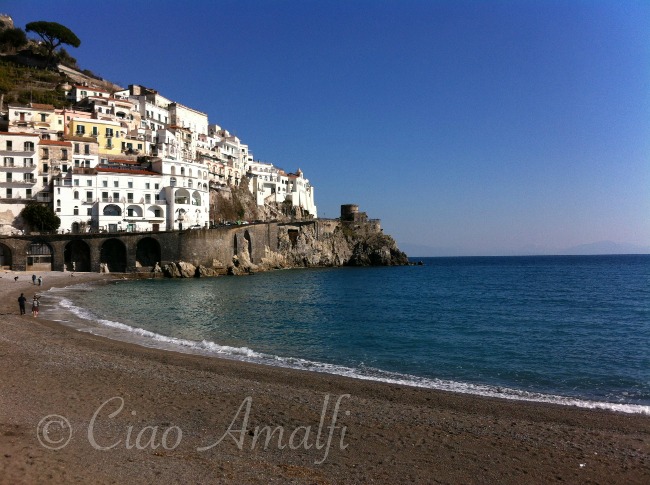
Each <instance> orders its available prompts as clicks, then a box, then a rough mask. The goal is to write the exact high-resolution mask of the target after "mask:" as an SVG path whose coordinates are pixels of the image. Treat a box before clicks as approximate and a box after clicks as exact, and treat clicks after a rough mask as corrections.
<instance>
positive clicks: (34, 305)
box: [32, 295, 38, 317]
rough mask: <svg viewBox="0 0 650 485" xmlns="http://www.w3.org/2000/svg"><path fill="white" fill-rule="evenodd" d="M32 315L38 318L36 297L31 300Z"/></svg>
mask: <svg viewBox="0 0 650 485" xmlns="http://www.w3.org/2000/svg"><path fill="white" fill-rule="evenodd" d="M32 315H34V316H35V317H37V316H38V297H37V296H36V295H34V299H33V300H32Z"/></svg>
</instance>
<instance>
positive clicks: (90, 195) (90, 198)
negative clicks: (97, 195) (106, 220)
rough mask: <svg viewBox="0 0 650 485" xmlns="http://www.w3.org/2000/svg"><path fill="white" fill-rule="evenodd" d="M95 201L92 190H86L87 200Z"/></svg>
mask: <svg viewBox="0 0 650 485" xmlns="http://www.w3.org/2000/svg"><path fill="white" fill-rule="evenodd" d="M92 201H93V193H92V191H90V190H89V191H87V192H86V202H92Z"/></svg>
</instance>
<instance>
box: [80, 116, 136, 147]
mask: <svg viewBox="0 0 650 485" xmlns="http://www.w3.org/2000/svg"><path fill="white" fill-rule="evenodd" d="M68 134H69V135H71V136H84V137H92V138H94V139H95V140H97V143H98V144H99V154H100V155H120V154H121V153H122V141H124V139H125V138H126V130H125V128H123V127H122V126H120V123H119V122H117V121H110V120H97V119H85V118H73V119H72V120H70V125H69V127H68Z"/></svg>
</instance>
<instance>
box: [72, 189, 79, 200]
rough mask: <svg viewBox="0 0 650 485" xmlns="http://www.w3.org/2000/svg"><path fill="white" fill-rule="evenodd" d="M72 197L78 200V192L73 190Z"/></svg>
mask: <svg viewBox="0 0 650 485" xmlns="http://www.w3.org/2000/svg"><path fill="white" fill-rule="evenodd" d="M73 197H74V198H75V199H78V198H79V191H78V190H75V191H74V195H73Z"/></svg>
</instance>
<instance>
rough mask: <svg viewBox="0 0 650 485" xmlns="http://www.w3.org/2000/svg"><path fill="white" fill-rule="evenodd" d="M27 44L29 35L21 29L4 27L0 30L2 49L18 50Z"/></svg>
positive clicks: (0, 46)
mask: <svg viewBox="0 0 650 485" xmlns="http://www.w3.org/2000/svg"><path fill="white" fill-rule="evenodd" d="M25 45H27V36H26V35H25V32H23V31H22V30H21V29H4V30H2V31H0V51H2V52H7V51H10V50H12V49H13V50H18V49H20V48H21V47H23V46H25Z"/></svg>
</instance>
